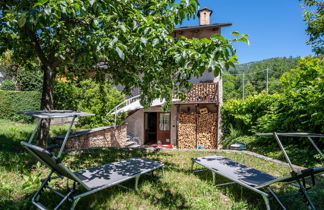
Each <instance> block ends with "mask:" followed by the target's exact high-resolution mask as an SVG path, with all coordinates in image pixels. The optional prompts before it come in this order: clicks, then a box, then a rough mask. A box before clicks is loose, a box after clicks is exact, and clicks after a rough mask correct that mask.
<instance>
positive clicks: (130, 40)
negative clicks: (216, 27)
mask: <svg viewBox="0 0 324 210" xmlns="http://www.w3.org/2000/svg"><path fill="white" fill-rule="evenodd" d="M196 7H197V1H196V0H181V1H180V2H179V3H175V1H174V0H160V1H155V0H124V1H118V0H111V1H102V0H89V1H84V0H74V1H72V0H10V1H6V0H5V1H1V3H0V10H1V11H0V27H1V31H0V40H1V41H0V49H1V50H2V51H3V50H6V49H11V50H12V51H13V53H14V58H15V60H16V62H18V63H19V64H21V65H25V64H28V63H30V62H33V61H35V60H39V61H40V63H41V69H42V71H43V90H42V99H41V109H44V110H51V109H52V108H53V88H54V81H55V78H56V76H57V75H58V74H60V75H64V76H65V77H66V78H73V79H75V78H78V79H82V78H85V77H88V76H89V75H93V73H95V74H94V75H95V76H94V79H95V80H97V81H100V82H103V81H104V80H105V78H106V77H105V75H109V77H108V80H109V81H111V82H113V83H114V84H121V85H124V86H125V91H126V93H127V92H130V90H131V89H133V88H136V87H139V88H140V93H141V103H142V104H143V105H146V106H147V105H148V104H150V102H151V101H152V100H153V99H155V98H164V99H166V101H168V102H169V103H170V102H171V99H172V96H173V95H175V94H176V95H178V96H180V97H183V96H184V92H185V91H187V90H188V88H190V84H189V83H188V82H187V80H188V79H189V78H190V77H191V76H200V75H202V73H203V72H204V71H205V70H206V69H208V70H209V71H213V72H214V74H215V75H217V74H218V73H219V71H220V69H221V68H224V67H225V68H228V67H230V66H231V65H233V63H234V62H236V57H235V49H233V47H232V46H231V42H230V41H228V40H226V39H224V38H223V37H222V36H220V35H215V36H213V37H212V38H211V39H210V40H208V39H201V40H198V39H192V40H189V39H186V38H181V39H178V40H177V39H174V38H172V37H171V36H170V33H171V32H172V31H173V29H174V27H175V25H176V24H180V23H181V21H182V20H183V19H184V18H190V17H192V16H194V15H195V14H196ZM234 35H236V36H239V35H238V33H234ZM238 40H240V41H245V42H247V40H246V36H245V35H242V37H241V38H239V37H238V38H236V39H234V40H233V41H238ZM90 72H91V73H92V74H90ZM49 124H50V123H49V122H48V121H43V122H42V124H41V128H42V129H41V132H40V137H39V142H38V144H39V145H41V146H45V145H46V139H47V136H48V129H49Z"/></svg>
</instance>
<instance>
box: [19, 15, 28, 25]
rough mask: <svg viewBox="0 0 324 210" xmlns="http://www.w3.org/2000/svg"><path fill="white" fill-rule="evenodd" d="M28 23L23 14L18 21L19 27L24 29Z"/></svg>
mask: <svg viewBox="0 0 324 210" xmlns="http://www.w3.org/2000/svg"><path fill="white" fill-rule="evenodd" d="M25 23H26V14H23V15H22V16H21V18H19V20H18V26H19V27H20V28H22V27H23V26H24V25H25Z"/></svg>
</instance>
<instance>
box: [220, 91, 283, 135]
mask: <svg viewBox="0 0 324 210" xmlns="http://www.w3.org/2000/svg"><path fill="white" fill-rule="evenodd" d="M279 99H280V95H278V94H274V95H267V94H264V93H262V94H259V95H255V96H250V97H248V98H246V99H245V100H244V101H243V100H241V99H239V100H235V99H231V100H229V101H227V102H226V103H225V104H224V106H223V107H222V124H223V129H224V134H225V135H229V134H230V128H233V129H236V130H240V132H241V134H243V135H251V134H253V133H255V128H256V127H257V126H258V123H259V120H260V119H261V118H262V117H264V116H265V115H266V114H269V113H271V111H272V110H273V109H274V108H275V107H276V106H277V102H278V101H279Z"/></svg>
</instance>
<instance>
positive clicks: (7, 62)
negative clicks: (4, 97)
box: [0, 50, 21, 91]
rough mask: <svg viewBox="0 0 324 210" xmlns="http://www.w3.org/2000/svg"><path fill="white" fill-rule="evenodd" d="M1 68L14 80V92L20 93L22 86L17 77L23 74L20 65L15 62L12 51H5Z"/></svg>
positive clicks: (0, 62)
mask: <svg viewBox="0 0 324 210" xmlns="http://www.w3.org/2000/svg"><path fill="white" fill-rule="evenodd" d="M0 66H1V69H2V71H3V72H5V73H6V75H7V77H9V78H10V79H11V80H12V83H13V84H14V87H15V88H14V90H17V91H19V90H20V86H19V82H18V80H17V77H18V74H19V73H20V72H21V68H20V66H19V65H17V64H16V63H14V62H13V60H12V52H11V51H9V50H7V51H5V52H4V53H3V55H2V56H1V57H0ZM7 83H8V82H7ZM10 89H11V88H10Z"/></svg>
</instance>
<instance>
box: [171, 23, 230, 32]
mask: <svg viewBox="0 0 324 210" xmlns="http://www.w3.org/2000/svg"><path fill="white" fill-rule="evenodd" d="M231 25H232V23H215V24H209V25H200V26H184V27H178V28H175V29H174V32H179V31H191V30H197V29H215V28H222V27H228V26H231Z"/></svg>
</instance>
